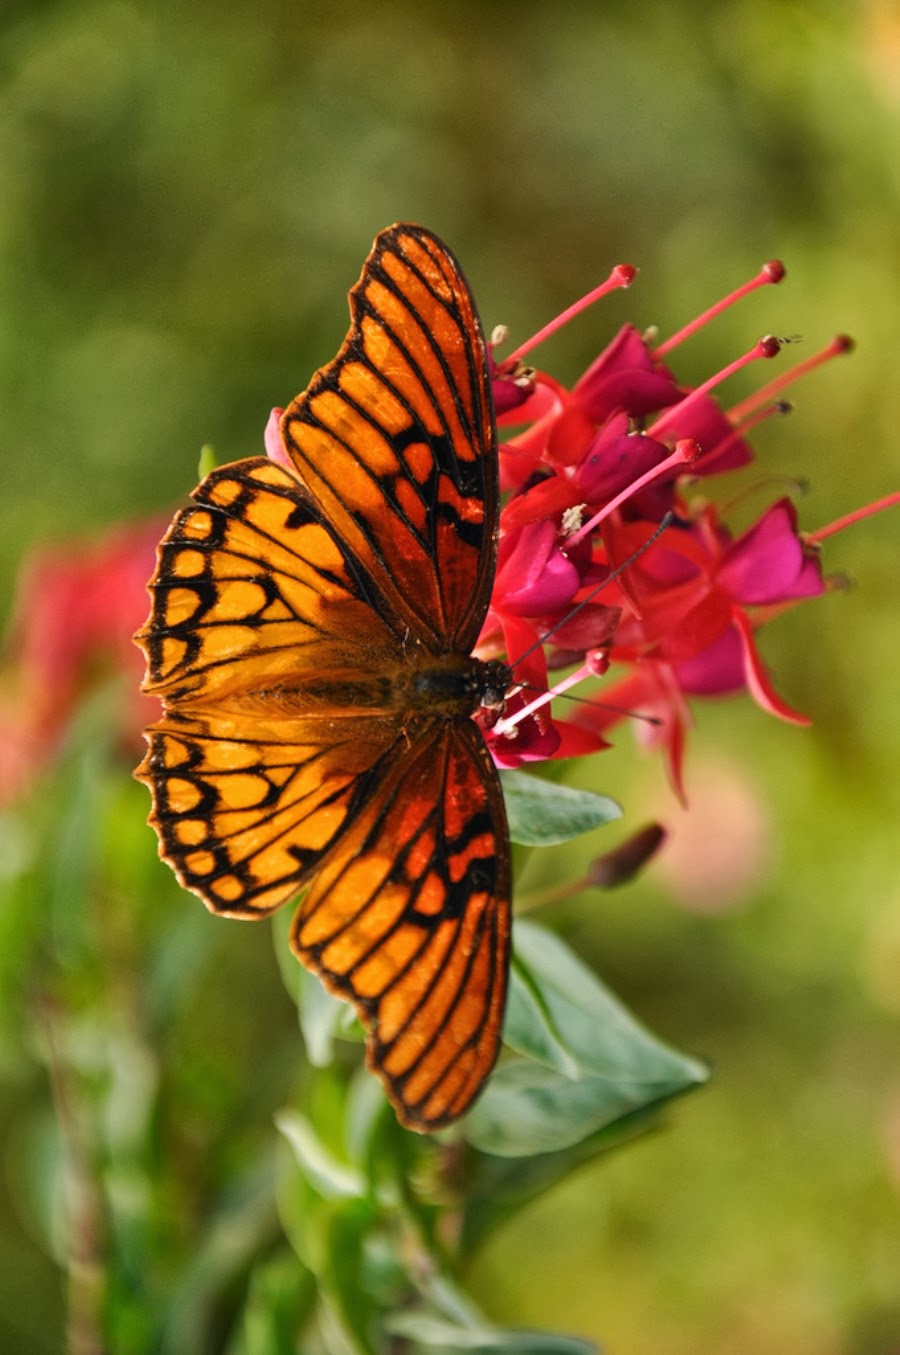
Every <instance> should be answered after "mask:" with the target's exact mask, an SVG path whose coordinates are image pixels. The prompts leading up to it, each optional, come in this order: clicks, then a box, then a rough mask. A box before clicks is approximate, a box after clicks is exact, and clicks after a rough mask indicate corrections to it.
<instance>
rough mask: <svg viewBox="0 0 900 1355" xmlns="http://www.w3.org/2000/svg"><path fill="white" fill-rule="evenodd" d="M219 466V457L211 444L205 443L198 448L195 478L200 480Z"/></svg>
mask: <svg viewBox="0 0 900 1355" xmlns="http://www.w3.org/2000/svg"><path fill="white" fill-rule="evenodd" d="M218 465H219V456H218V454H217V452H216V449H215V447H213V445H212V443H210V442H205V443H204V444H203V446H202V447H201V448H200V459H199V461H198V463H197V477H198V479H200V480H203V479H205V478H206V476H207V475H209V474H210V472H211V471H214V470H215V469H216V467H217V466H218Z"/></svg>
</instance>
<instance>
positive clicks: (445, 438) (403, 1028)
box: [137, 227, 510, 1130]
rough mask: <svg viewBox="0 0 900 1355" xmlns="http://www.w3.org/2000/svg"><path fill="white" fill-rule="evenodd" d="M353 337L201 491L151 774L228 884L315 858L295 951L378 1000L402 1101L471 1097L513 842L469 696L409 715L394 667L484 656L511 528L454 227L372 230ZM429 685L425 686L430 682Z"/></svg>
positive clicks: (483, 1071) (267, 879)
mask: <svg viewBox="0 0 900 1355" xmlns="http://www.w3.org/2000/svg"><path fill="white" fill-rule="evenodd" d="M351 311H352V316H353V324H352V328H351V331H350V334H349V335H348V338H347V341H346V342H345V344H344V347H343V348H342V349H341V352H340V354H339V355H338V358H337V359H336V360H335V361H334V362H333V363H332V364H331V365H330V366H329V367H327V368H325V369H323V371H322V372H320V373H319V374H318V375H317V377H315V378H314V380H313V382H312V383H311V385H310V388H309V390H308V391H307V392H306V393H305V395H303V396H300V397H299V398H298V399H297V400H296V401H294V403H293V404H292V405H291V406H290V408H289V409H288V410H287V411H286V413H285V416H284V423H283V429H284V438H285V447H286V450H287V452H288V455H289V459H290V464H291V466H292V468H293V472H294V473H292V472H291V471H289V470H287V469H285V468H283V467H281V466H278V465H276V464H275V463H274V462H271V461H267V460H264V459H262V458H257V459H253V460H249V461H244V462H238V463H236V464H235V465H232V466H226V467H223V468H221V469H220V470H217V471H215V472H213V473H212V475H210V476H207V478H206V479H205V480H204V481H203V483H202V484H201V485H200V486H199V487H198V488H197V490H195V491H194V495H193V497H194V499H195V506H194V507H192V508H188V509H186V510H184V511H183V512H181V513H179V514H178V515H177V516H176V518H175V519H174V521H173V523H172V526H171V527H170V529H169V531H168V533H167V534H166V537H165V539H164V540H163V542H162V544H161V547H160V552H159V562H158V567H157V571H156V574H155V576H154V578H153V580H152V581H151V589H150V590H151V595H152V598H153V607H152V611H151V615H150V618H149V620H148V623H147V625H146V626H145V627H144V629H143V630H142V631H141V632H140V633H139V635H138V636H137V640H138V643H139V644H140V645H141V646H142V647H143V648H144V650H145V653H146V656H147V678H146V681H145V690H146V691H148V692H150V693H152V694H154V695H157V696H159V697H161V698H162V700H163V702H164V705H165V707H166V714H165V716H164V718H163V719H162V720H160V721H159V722H157V724H155V725H154V726H152V727H151V728H150V730H148V735H147V737H148V743H149V749H148V753H147V756H146V758H145V759H144V762H143V763H142V764H141V767H140V768H139V770H138V775H139V776H140V777H141V778H142V779H143V780H145V781H146V782H147V783H148V785H149V786H150V789H151V792H152V795H153V801H154V809H153V814H152V816H151V822H152V823H153V824H154V826H155V828H156V831H157V834H158V836H159V839H160V852H161V855H162V856H163V857H164V858H165V859H166V860H167V861H169V863H170V864H171V865H172V866H173V868H174V869H175V871H176V873H177V875H178V877H179V879H180V880H181V881H182V883H183V884H185V885H186V887H187V888H189V889H192V890H193V891H194V892H196V893H197V894H199V895H200V896H201V897H202V898H203V899H204V901H205V902H206V903H207V904H208V906H209V907H211V908H212V909H214V910H215V911H218V912H223V913H228V914H231V915H235V916H260V915H262V914H264V913H267V912H269V911H271V910H272V909H273V908H275V907H277V906H278V905H279V904H280V903H282V902H284V901H285V900H286V899H287V898H289V897H291V896H292V895H293V894H294V893H296V892H297V890H298V889H299V888H300V887H301V886H302V885H304V884H306V883H308V882H310V881H311V884H310V888H309V892H308V894H307V895H306V897H305V899H304V902H303V904H302V905H301V909H300V912H299V914H298V918H297V921H296V924H295V928H294V948H295V950H296V952H297V954H298V956H299V957H300V958H301V959H302V960H303V961H304V963H306V964H308V965H309V966H310V967H311V968H313V969H314V970H316V971H317V972H319V973H320V974H321V975H322V977H323V979H324V981H325V982H326V984H328V986H329V987H331V988H332V989H333V990H334V991H335V992H337V993H339V994H340V995H341V996H343V997H345V998H347V999H349V1000H350V1001H351V1002H353V1003H354V1005H355V1007H356V1010H357V1012H358V1013H359V1016H360V1018H361V1020H362V1022H363V1024H364V1025H365V1026H366V1028H367V1030H368V1032H369V1034H368V1043H367V1048H368V1058H369V1062H370V1065H371V1066H372V1067H373V1069H374V1070H375V1072H376V1073H377V1074H378V1075H379V1076H380V1077H381V1078H382V1080H383V1082H384V1083H385V1086H386V1088H387V1091H388V1095H389V1096H390V1098H391V1100H392V1101H393V1103H394V1105H395V1107H396V1108H397V1112H398V1115H399V1116H400V1118H401V1119H402V1120H403V1121H404V1122H405V1123H406V1124H408V1125H410V1126H411V1127H413V1128H416V1129H422V1130H427V1129H434V1128H437V1127H439V1126H440V1125H442V1124H445V1123H448V1122H449V1121H450V1120H452V1119H454V1118H455V1117H456V1116H458V1115H460V1114H461V1113H462V1112H463V1111H464V1110H465V1109H466V1107H467V1106H468V1105H469V1104H470V1103H471V1101H472V1099H473V1098H474V1096H475V1095H477V1092H478V1090H479V1089H480V1087H481V1085H482V1084H483V1081H484V1079H485V1078H486V1076H487V1074H488V1073H489V1072H490V1069H491V1067H492V1066H493V1063H494V1061H495V1058H496V1055H497V1050H498V1047H499V1038H500V1026H501V1022H502V1014H503V1004H504V998H505V986H506V974H507V969H508V951H509V929H510V924H509V842H508V835H507V829H506V819H505V814H504V808H503V798H502V792H501V789H500V784H499V780H498V778H497V774H496V771H495V769H494V767H493V763H492V762H491V759H490V755H489V753H488V751H487V748H486V746H485V744H484V740H483V738H482V736H481V734H480V732H479V731H478V729H477V728H476V726H475V725H474V723H473V722H472V721H471V720H470V719H469V718H468V716H467V715H465V714H460V715H454V714H453V713H452V712H450V713H449V714H448V711H447V710H446V709H444V710H442V712H441V713H438V712H437V711H434V712H432V711H430V710H429V709H428V708H427V707H426V706H424V705H423V706H422V707H421V708H417V709H416V710H414V711H412V712H411V711H409V710H408V709H407V707H406V705H405V704H404V701H405V698H401V697H400V696H399V695H398V693H399V692H400V690H401V689H402V685H403V684H402V683H401V682H397V681H396V677H397V674H398V673H399V672H401V671H403V670H404V669H408V668H410V667H413V668H414V667H415V666H416V664H419V665H421V664H422V663H423V661H424V662H425V663H426V665H427V662H428V661H429V658H430V656H439V655H448V654H465V653H468V652H469V650H470V649H471V647H472V645H473V644H474V642H475V639H476V637H477V635H478V632H479V629H480V626H481V623H482V620H483V617H484V615H485V612H486V609H487V605H488V601H489V592H490V586H491V582H492V578H493V571H494V563H495V548H496V540H495V539H496V530H497V511H498V508H497V466H496V455H495V450H494V440H493V438H494V434H493V420H492V412H491V401H490V392H489V385H488V380H489V378H488V369H487V359H486V354H485V348H484V343H483V339H482V336H481V330H480V326H479V322H478V318H477V315H476V313H475V309H474V303H473V301H472V298H471V295H470V293H469V290H468V287H467V286H466V283H465V281H464V279H463V278H462V274H461V273H460V271H459V269H458V266H457V265H456V263H455V261H454V260H453V258H452V256H451V255H450V254H449V252H448V251H446V250H445V248H444V247H443V246H442V245H441V244H440V242H439V241H437V240H436V239H435V237H434V236H431V235H430V234H429V233H428V232H427V231H423V230H421V229H420V228H418V227H393V228H392V229H391V230H389V231H386V232H383V233H382V235H381V236H379V237H378V239H377V240H376V243H375V247H374V249H373V252H372V254H371V255H370V258H369V260H368V261H367V263H366V265H365V267H364V269H363V274H362V277H361V279H360V282H359V283H358V284H357V287H356V288H355V289H354V291H353V293H352V294H351ZM426 686H427V683H426Z"/></svg>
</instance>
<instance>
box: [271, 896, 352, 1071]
mask: <svg viewBox="0 0 900 1355" xmlns="http://www.w3.org/2000/svg"><path fill="white" fill-rule="evenodd" d="M293 921H294V913H293V909H292V908H290V907H288V908H281V909H279V911H278V912H277V913H275V914H274V916H273V918H272V933H273V936H274V940H275V954H276V957H277V959H278V968H279V970H280V971H281V978H282V981H283V982H284V986H285V988H286V989H287V991H288V992H289V994H290V995H291V998H292V999H293V1001H294V1002H295V1003H296V1004H297V1018H298V1020H299V1022H300V1030H301V1031H302V1033H303V1042H304V1044H305V1045H306V1054H307V1057H308V1059H309V1061H310V1063H311V1064H312V1066H313V1067H314V1068H327V1067H328V1066H329V1064H330V1063H331V1062H332V1061H333V1058H334V1038H335V1036H336V1035H338V1034H341V1035H343V1036H349V1035H351V1032H353V1031H354V1028H355V1026H356V1019H355V1016H354V1013H353V1009H352V1007H350V1006H349V1005H348V1004H347V1003H346V1002H342V1001H341V999H340V998H338V997H335V996H334V994H333V993H329V991H328V989H327V988H326V987H325V985H324V984H323V983H322V982H321V980H320V979H318V978H316V976H315V974H312V973H311V972H310V971H309V970H308V969H306V968H304V966H303V965H302V964H301V963H300V961H299V960H298V959H297V956H296V955H295V954H294V952H293V951H292V950H291V943H290V936H291V927H292V925H293Z"/></svg>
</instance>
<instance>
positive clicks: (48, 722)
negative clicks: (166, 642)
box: [0, 518, 165, 802]
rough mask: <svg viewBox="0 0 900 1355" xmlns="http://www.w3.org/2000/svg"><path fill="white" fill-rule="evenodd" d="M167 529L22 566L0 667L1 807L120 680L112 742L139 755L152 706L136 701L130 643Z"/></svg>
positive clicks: (157, 525) (47, 553) (137, 674)
mask: <svg viewBox="0 0 900 1355" xmlns="http://www.w3.org/2000/svg"><path fill="white" fill-rule="evenodd" d="M164 525H165V524H164V523H163V522H162V521H161V520H160V519H158V518H154V519H152V520H150V521H145V522H141V523H136V524H134V525H132V526H128V527H117V528H115V529H113V530H112V531H110V532H108V533H106V534H105V535H104V536H102V537H101V538H100V539H99V540H97V541H95V542H93V543H91V544H87V545H86V544H84V543H81V544H78V545H74V544H69V545H66V546H56V547H43V548H39V549H36V550H34V551H33V552H32V553H31V554H29V555H28V556H26V558H25V560H24V562H23V565H22V569H21V571H20V575H19V579H18V582H17V585H16V598H15V604H14V609H13V616H12V619H11V622H10V625H9V630H8V633H7V636H6V640H5V645H4V656H3V662H2V667H0V802H3V801H8V800H10V799H13V798H15V797H16V796H19V795H21V794H23V793H24V792H25V791H27V789H28V787H29V786H30V784H31V783H32V781H33V779H34V776H35V775H36V773H37V772H39V771H40V769H41V768H42V767H43V766H44V765H45V764H46V763H47V762H48V760H49V759H50V758H51V757H52V756H53V754H54V753H55V752H56V751H57V749H58V747H59V745H60V742H61V740H62V739H63V738H64V736H65V733H66V730H67V728H68V725H69V721H70V720H71V718H72V715H73V713H74V710H75V708H76V706H77V704H78V702H79V700H80V699H81V698H82V696H83V695H84V694H85V693H86V692H87V691H88V689H89V688H91V687H92V686H95V685H96V684H97V683H98V682H99V681H100V680H102V679H104V678H108V677H109V676H111V675H114V674H121V675H122V676H123V677H124V679H125V680H124V682H123V683H122V684H121V695H120V699H119V701H118V702H117V704H116V706H115V708H114V718H115V722H116V733H117V735H118V737H119V738H121V739H122V740H123V741H125V742H127V743H128V744H129V746H130V745H135V746H137V745H138V743H139V741H140V734H141V731H142V729H143V728H144V726H145V725H146V723H147V721H148V720H150V719H153V718H154V712H155V710H156V702H154V701H152V700H151V699H150V698H148V697H146V696H143V695H142V694H141V693H140V690H139V688H140V682H141V676H142V672H143V662H142V659H141V655H140V654H139V653H138V651H137V649H136V648H135V646H134V644H133V641H132V636H133V634H134V632H135V630H136V629H137V627H138V626H139V625H140V623H141V621H142V619H143V616H144V614H145V612H146V610H147V580H148V578H149V577H150V575H151V573H152V572H153V566H154V560H155V557H156V543H157V541H158V540H159V537H160V535H161V531H162V528H163V526H164Z"/></svg>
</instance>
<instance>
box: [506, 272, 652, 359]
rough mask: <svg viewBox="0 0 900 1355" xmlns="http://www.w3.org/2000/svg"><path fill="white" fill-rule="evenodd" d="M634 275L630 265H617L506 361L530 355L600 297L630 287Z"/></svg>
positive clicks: (527, 340)
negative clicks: (595, 285) (604, 278)
mask: <svg viewBox="0 0 900 1355" xmlns="http://www.w3.org/2000/svg"><path fill="white" fill-rule="evenodd" d="M636 274H637V269H636V268H635V267H634V266H633V265H632V264H630V263H617V264H616V266H615V268H614V269H613V270H612V272H611V273H610V275H609V277H608V278H607V279H606V281H605V282H601V283H600V285H599V287H595V288H594V289H593V291H591V292H588V293H587V294H586V295H585V296H583V297H581V299H580V300H579V301H573V303H572V305H571V306H568V307H567V308H566V309H565V310H564V311H563V312H562V314H561V315H557V317H556V319H555V320H551V321H550V322H549V324H546V325H544V327H543V328H542V329H539V330H538V332H537V334H533V335H532V337H531V338H530V339H526V340H525V342H524V343H522V344H520V345H519V347H518V348H517V349H516V350H515V352H513V353H510V355H509V358H507V361H508V362H511V361H514V360H515V359H517V358H521V357H523V356H524V355H525V354H526V353H530V352H531V350H532V349H533V348H537V346H538V344H540V343H543V342H544V340H545V339H549V337H550V335H551V334H555V333H556V331H557V330H559V329H562V327H563V325H567V324H568V323H569V321H570V320H574V318H575V316H576V315H580V314H581V312H582V311H583V310H587V308H588V306H593V304H594V302H595V301H599V300H600V298H601V297H602V296H606V295H608V293H609V292H614V291H616V290H617V289H618V288H619V287H630V286H631V284H632V282H633V281H634V279H635V275H636Z"/></svg>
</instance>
